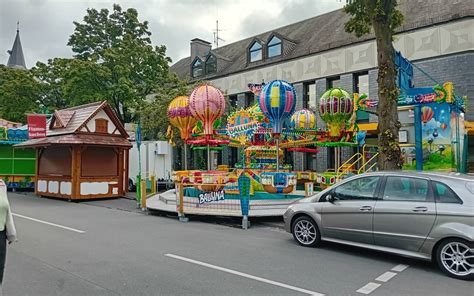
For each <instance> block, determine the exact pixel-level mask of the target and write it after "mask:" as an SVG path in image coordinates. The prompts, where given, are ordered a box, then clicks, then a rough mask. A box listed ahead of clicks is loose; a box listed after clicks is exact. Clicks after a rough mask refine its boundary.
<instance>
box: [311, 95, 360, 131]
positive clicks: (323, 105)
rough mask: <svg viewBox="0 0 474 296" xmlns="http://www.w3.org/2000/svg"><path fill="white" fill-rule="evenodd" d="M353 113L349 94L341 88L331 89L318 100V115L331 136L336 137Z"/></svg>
mask: <svg viewBox="0 0 474 296" xmlns="http://www.w3.org/2000/svg"><path fill="white" fill-rule="evenodd" d="M353 112H354V104H353V102H352V99H351V96H350V95H349V93H348V92H347V91H345V90H343V89H342V88H331V89H329V90H328V91H326V92H325V93H324V94H323V95H322V96H321V99H320V100H319V114H320V115H321V118H322V119H323V120H324V121H325V122H326V123H327V124H328V127H329V133H330V135H331V136H334V137H335V136H338V135H339V134H340V132H341V131H343V130H344V129H345V126H346V123H347V122H348V120H349V119H350V118H351V116H352V113H353Z"/></svg>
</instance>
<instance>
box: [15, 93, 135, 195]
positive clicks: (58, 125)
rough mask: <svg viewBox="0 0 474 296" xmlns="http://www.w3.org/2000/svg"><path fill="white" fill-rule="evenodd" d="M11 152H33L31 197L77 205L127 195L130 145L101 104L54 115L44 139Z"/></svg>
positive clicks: (23, 144) (118, 121) (119, 127)
mask: <svg viewBox="0 0 474 296" xmlns="http://www.w3.org/2000/svg"><path fill="white" fill-rule="evenodd" d="M15 147H17V148H26V147H32V148H36V186H35V192H36V194H37V195H41V196H50V197H57V198H64V199H68V200H81V199H98V198H110V197H119V196H123V195H124V194H125V193H126V192H127V190H128V152H129V149H130V148H131V147H132V145H131V144H130V142H129V141H128V134H127V132H126V131H125V129H124V127H123V125H122V123H121V122H120V120H119V119H118V117H117V116H116V114H115V113H114V111H113V110H112V108H111V107H110V106H109V105H108V104H107V102H105V101H104V102H96V103H91V104H87V105H82V106H77V107H73V108H69V109H64V110H59V111H55V112H54V114H53V116H52V118H51V119H50V120H49V122H48V126H47V137H46V138H40V139H31V140H28V141H26V142H24V143H21V144H18V145H15Z"/></svg>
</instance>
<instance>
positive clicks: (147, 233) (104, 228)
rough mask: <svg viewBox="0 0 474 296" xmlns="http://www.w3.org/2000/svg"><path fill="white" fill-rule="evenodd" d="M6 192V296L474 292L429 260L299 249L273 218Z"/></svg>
mask: <svg viewBox="0 0 474 296" xmlns="http://www.w3.org/2000/svg"><path fill="white" fill-rule="evenodd" d="M9 199H10V203H11V204H12V209H13V213H15V214H16V216H14V219H15V223H16V226H17V230H18V234H19V242H17V243H16V244H14V245H12V246H10V247H9V249H8V256H7V267H6V274H5V279H4V295H7V296H16V295H21V296H24V295H32V296H42V295H45V296H46V295H48V296H49V295H308V294H313V295H321V294H324V295H364V294H362V293H361V292H364V293H369V295H396V296H400V295H459V296H462V295H466V296H472V295H474V282H467V281H460V280H455V279H451V278H449V277H446V276H444V275H443V274H442V273H441V272H440V271H438V269H437V268H436V267H434V266H433V265H432V264H431V263H427V262H423V261H417V260H412V259H406V258H402V257H397V256H393V255H387V254H384V253H379V252H373V251H367V250H362V249H358V248H353V247H346V246H340V245H336V244H325V245H324V246H323V247H321V248H318V249H310V248H303V247H300V246H298V245H297V244H296V243H295V242H294V241H293V239H292V237H291V236H290V235H289V234H287V233H285V232H284V231H283V230H281V229H280V228H278V227H275V222H271V223H268V221H265V220H263V221H256V222H254V223H253V227H252V228H251V229H249V230H242V229H239V228H237V227H232V226H236V225H237V224H236V223H235V222H236V221H235V220H230V221H229V220H225V219H223V220H219V221H221V222H223V223H224V224H225V225H221V224H215V223H209V221H210V220H209V219H206V220H204V221H203V220H202V219H201V220H196V219H191V221H190V222H189V223H181V222H178V221H177V219H176V218H170V217H161V216H156V215H144V214H143V213H141V212H140V211H139V210H136V209H135V208H134V205H135V204H134V201H130V200H126V199H120V200H107V201H95V202H87V203H69V202H65V201H60V200H51V199H42V198H37V197H34V196H32V195H31V194H13V193H10V194H9ZM32 219H35V220H32ZM44 222H47V223H49V224H45V223H44ZM237 222H238V221H237ZM64 227H66V228H64ZM374 288H375V289H374ZM357 291H359V292H357Z"/></svg>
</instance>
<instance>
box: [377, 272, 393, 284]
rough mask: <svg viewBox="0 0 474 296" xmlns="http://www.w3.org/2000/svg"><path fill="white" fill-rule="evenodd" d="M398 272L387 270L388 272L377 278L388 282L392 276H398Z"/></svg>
mask: <svg viewBox="0 0 474 296" xmlns="http://www.w3.org/2000/svg"><path fill="white" fill-rule="evenodd" d="M396 275H397V273H396V272H391V271H387V272H386V273H384V274H382V275H381V276H379V277H378V278H376V279H375V280H376V281H379V282H384V283H386V282H388V281H389V280H390V279H391V278H393V277H394V276H396Z"/></svg>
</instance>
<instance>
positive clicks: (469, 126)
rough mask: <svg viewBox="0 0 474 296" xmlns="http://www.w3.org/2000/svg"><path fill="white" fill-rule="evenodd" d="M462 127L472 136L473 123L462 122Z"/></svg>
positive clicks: (473, 132)
mask: <svg viewBox="0 0 474 296" xmlns="http://www.w3.org/2000/svg"><path fill="white" fill-rule="evenodd" d="M464 126H465V127H466V131H467V134H468V135H474V121H464Z"/></svg>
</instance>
